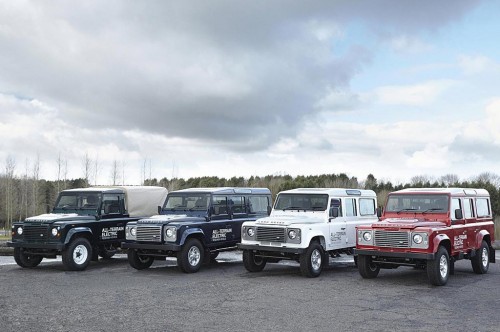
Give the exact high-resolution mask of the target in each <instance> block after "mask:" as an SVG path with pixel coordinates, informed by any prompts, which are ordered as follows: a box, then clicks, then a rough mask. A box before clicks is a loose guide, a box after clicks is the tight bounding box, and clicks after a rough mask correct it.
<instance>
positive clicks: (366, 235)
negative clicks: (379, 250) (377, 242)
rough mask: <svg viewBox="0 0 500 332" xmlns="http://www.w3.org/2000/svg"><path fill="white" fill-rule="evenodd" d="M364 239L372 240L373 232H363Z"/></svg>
mask: <svg viewBox="0 0 500 332" xmlns="http://www.w3.org/2000/svg"><path fill="white" fill-rule="evenodd" d="M363 239H364V240H365V241H371V240H372V232H364V233H363Z"/></svg>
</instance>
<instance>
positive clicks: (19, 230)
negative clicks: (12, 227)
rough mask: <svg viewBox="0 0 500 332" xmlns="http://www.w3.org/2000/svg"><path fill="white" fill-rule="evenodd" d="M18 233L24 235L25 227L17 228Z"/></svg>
mask: <svg viewBox="0 0 500 332" xmlns="http://www.w3.org/2000/svg"><path fill="white" fill-rule="evenodd" d="M17 234H19V235H23V228H22V227H18V228H17Z"/></svg>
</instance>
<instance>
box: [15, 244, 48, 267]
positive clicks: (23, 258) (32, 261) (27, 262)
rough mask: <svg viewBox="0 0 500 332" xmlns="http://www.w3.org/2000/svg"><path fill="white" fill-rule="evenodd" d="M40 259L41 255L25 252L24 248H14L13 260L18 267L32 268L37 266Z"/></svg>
mask: <svg viewBox="0 0 500 332" xmlns="http://www.w3.org/2000/svg"><path fill="white" fill-rule="evenodd" d="M42 259H43V257H42V256H36V255H30V254H26V253H25V252H24V248H14V260H15V261H16V263H17V265H19V266H20V267H26V268H32V267H35V266H38V264H40V262H41V261H42Z"/></svg>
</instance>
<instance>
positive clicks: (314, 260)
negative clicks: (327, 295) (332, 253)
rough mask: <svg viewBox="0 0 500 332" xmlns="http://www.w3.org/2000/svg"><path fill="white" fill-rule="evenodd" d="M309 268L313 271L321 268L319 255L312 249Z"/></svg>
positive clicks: (316, 250) (317, 251)
mask: <svg viewBox="0 0 500 332" xmlns="http://www.w3.org/2000/svg"><path fill="white" fill-rule="evenodd" d="M311 267H312V268H313V270H319V269H320V268H321V253H320V252H319V250H318V249H314V250H313V252H312V253H311Z"/></svg>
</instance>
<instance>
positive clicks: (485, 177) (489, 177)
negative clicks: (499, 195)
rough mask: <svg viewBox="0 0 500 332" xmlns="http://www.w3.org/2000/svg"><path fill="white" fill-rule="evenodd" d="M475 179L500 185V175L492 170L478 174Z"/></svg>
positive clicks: (496, 185)
mask: <svg viewBox="0 0 500 332" xmlns="http://www.w3.org/2000/svg"><path fill="white" fill-rule="evenodd" d="M475 180H476V181H477V182H482V183H491V184H493V185H494V186H495V187H497V188H499V187H500V176H498V175H497V174H495V173H491V172H483V173H481V174H479V175H478V176H476V178H475Z"/></svg>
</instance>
